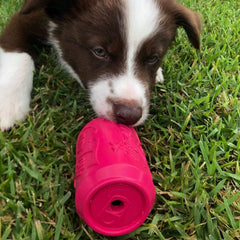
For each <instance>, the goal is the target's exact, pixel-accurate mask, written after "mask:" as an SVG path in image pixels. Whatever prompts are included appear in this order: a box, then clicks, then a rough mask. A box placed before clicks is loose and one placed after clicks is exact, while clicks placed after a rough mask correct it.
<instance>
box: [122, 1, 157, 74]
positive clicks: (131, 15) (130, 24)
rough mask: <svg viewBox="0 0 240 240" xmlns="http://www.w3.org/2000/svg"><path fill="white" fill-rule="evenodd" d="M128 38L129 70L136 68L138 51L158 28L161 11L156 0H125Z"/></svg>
mask: <svg viewBox="0 0 240 240" xmlns="http://www.w3.org/2000/svg"><path fill="white" fill-rule="evenodd" d="M125 4H126V9H127V12H126V16H127V20H126V22H127V39H128V71H131V72H132V71H133V70H134V60H135V57H136V53H137V52H138V50H139V49H140V48H141V46H142V44H143V43H144V41H145V40H147V39H148V38H150V37H151V36H152V34H153V33H154V32H155V31H156V30H157V29H158V27H159V22H160V17H161V12H160V9H159V7H158V6H157V4H156V2H155V0H125Z"/></svg>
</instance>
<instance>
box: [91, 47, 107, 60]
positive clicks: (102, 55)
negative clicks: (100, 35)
mask: <svg viewBox="0 0 240 240" xmlns="http://www.w3.org/2000/svg"><path fill="white" fill-rule="evenodd" d="M92 53H93V55H94V56H95V57H97V58H99V59H105V60H107V59H108V54H107V52H106V50H105V49H104V48H102V47H96V48H94V49H93V50H92Z"/></svg>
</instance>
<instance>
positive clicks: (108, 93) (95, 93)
mask: <svg viewBox="0 0 240 240" xmlns="http://www.w3.org/2000/svg"><path fill="white" fill-rule="evenodd" d="M109 100H111V101H113V102H114V101H121V100H122V101H131V100H135V101H136V102H137V103H138V104H139V106H140V107H142V109H143V113H142V117H141V119H140V120H139V121H138V122H137V123H136V124H135V126H136V125H139V124H141V123H142V122H143V121H144V120H145V119H146V118H147V115H148V110H149V103H148V102H147V98H146V96H145V88H144V86H143V85H142V83H141V82H140V81H138V80H137V79H131V81H129V78H128V77H127V76H126V75H122V76H117V77H102V78H101V79H98V80H97V81H96V82H95V83H94V84H93V85H92V86H91V87H90V101H91V104H92V106H93V108H94V110H95V112H96V113H97V115H98V116H100V117H104V118H107V119H109V120H112V121H114V116H113V108H112V104H111V101H109Z"/></svg>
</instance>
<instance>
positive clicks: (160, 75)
mask: <svg viewBox="0 0 240 240" xmlns="http://www.w3.org/2000/svg"><path fill="white" fill-rule="evenodd" d="M163 82H164V77H163V73H162V68H161V67H160V68H159V69H158V70H157V73H156V83H163Z"/></svg>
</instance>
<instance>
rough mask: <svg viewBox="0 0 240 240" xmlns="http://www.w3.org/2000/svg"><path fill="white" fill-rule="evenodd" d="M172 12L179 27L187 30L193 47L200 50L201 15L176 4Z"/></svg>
mask: <svg viewBox="0 0 240 240" xmlns="http://www.w3.org/2000/svg"><path fill="white" fill-rule="evenodd" d="M172 11H173V12H172V13H173V15H174V18H175V21H176V24H177V26H179V27H183V28H184V29H185V31H186V33H187V35H188V38H189V40H190V42H191V43H192V45H193V46H194V47H195V48H197V49H199V48H200V33H201V28H202V18H201V15H200V14H199V13H197V12H193V11H192V10H190V9H188V8H186V7H184V6H182V5H181V4H179V3H176V2H175V4H174V7H173V9H172Z"/></svg>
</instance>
